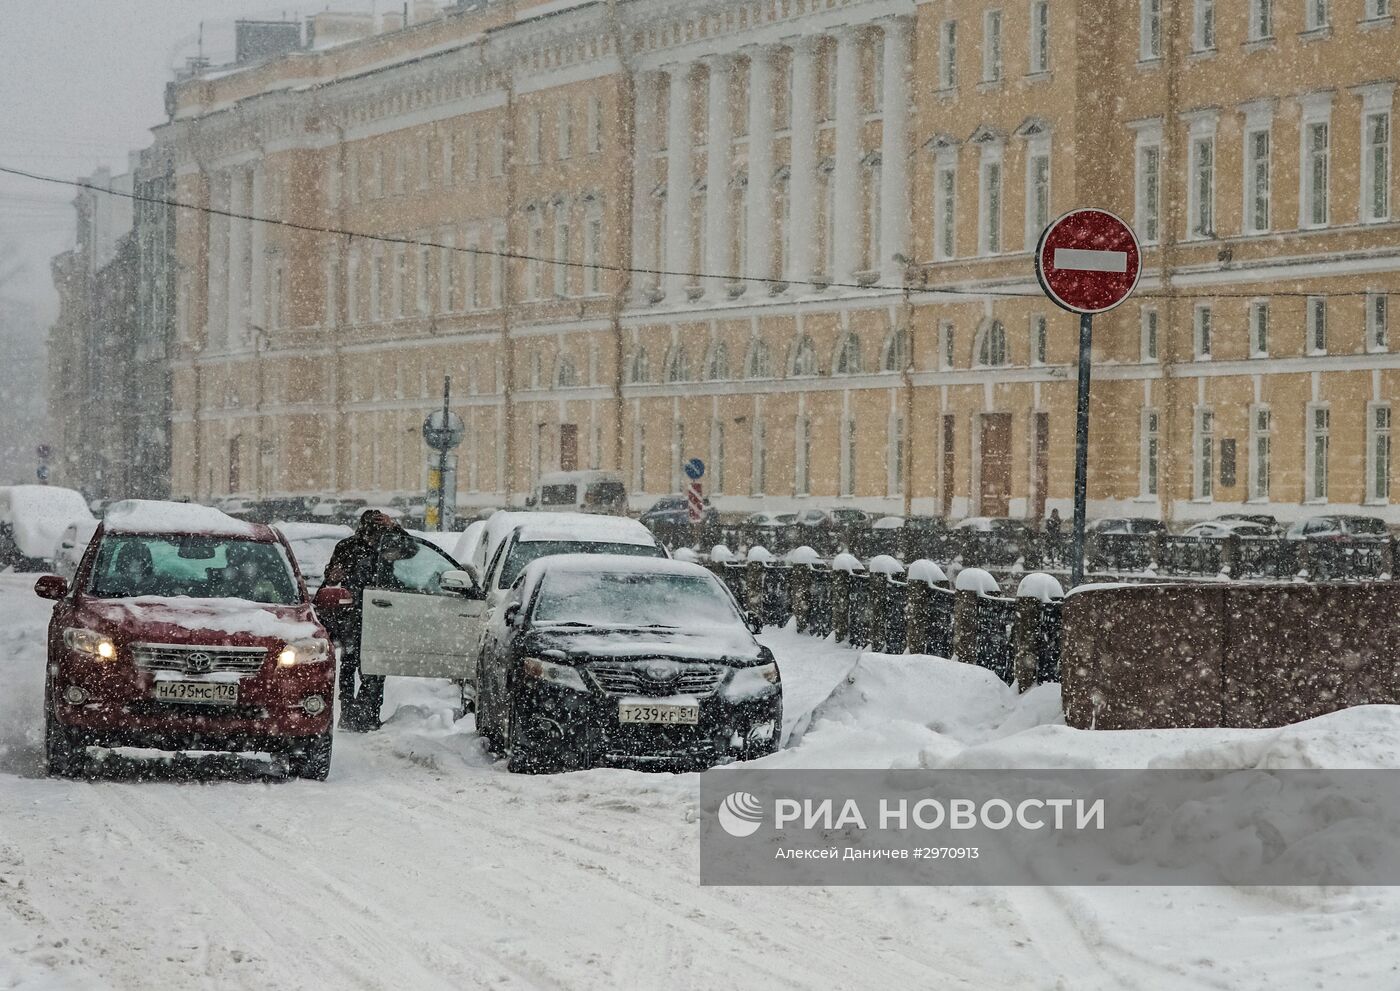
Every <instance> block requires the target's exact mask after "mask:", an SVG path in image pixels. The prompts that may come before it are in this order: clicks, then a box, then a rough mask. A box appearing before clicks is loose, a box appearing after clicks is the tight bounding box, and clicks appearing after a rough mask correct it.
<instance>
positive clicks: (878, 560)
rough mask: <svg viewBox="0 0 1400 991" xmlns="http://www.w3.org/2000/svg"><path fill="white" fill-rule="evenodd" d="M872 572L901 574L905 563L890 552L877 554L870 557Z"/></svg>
mask: <svg viewBox="0 0 1400 991" xmlns="http://www.w3.org/2000/svg"><path fill="white" fill-rule="evenodd" d="M870 573H871V574H872V575H900V574H903V573H904V565H902V564H900V563H899V561H898V560H897V559H895V558H893V557H890V556H889V555H888V554H877V555H875V556H874V557H872V558H871V559H870Z"/></svg>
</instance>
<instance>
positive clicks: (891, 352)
mask: <svg viewBox="0 0 1400 991" xmlns="http://www.w3.org/2000/svg"><path fill="white" fill-rule="evenodd" d="M880 367H881V368H883V369H884V370H885V371H887V372H902V371H904V369H906V368H908V367H909V332H908V331H907V330H897V331H895V332H894V333H893V334H891V335H890V336H889V337H888V338H886V340H885V354H884V361H882V362H881V365H880Z"/></svg>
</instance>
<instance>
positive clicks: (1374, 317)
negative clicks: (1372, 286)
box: [1366, 292, 1390, 351]
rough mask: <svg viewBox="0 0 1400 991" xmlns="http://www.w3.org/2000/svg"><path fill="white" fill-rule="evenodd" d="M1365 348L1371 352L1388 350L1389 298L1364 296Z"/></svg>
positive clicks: (1378, 295) (1378, 294) (1375, 294)
mask: <svg viewBox="0 0 1400 991" xmlns="http://www.w3.org/2000/svg"><path fill="white" fill-rule="evenodd" d="M1366 346H1367V347H1368V348H1369V349H1370V350H1372V351H1388V350H1390V297H1388V296H1386V294H1385V293H1379V292H1372V293H1367V294H1366Z"/></svg>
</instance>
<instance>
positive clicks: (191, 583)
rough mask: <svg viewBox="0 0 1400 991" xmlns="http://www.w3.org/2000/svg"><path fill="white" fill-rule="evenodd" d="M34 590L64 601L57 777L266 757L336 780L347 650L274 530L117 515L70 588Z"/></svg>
mask: <svg viewBox="0 0 1400 991" xmlns="http://www.w3.org/2000/svg"><path fill="white" fill-rule="evenodd" d="M34 590H35V592H37V593H38V594H39V595H40V596H41V597H43V598H46V599H54V600H57V605H55V607H54V610H53V618H52V620H51V621H50V623H49V644H48V647H49V665H48V677H47V678H46V680H45V685H44V714H45V729H46V733H45V749H46V752H47V757H48V767H49V773H50V774H54V775H61V776H76V775H80V774H82V773H83V771H84V769H85V768H86V766H87V761H88V747H91V746H99V747H118V746H131V747H150V748H155V749H161V750H222V751H260V752H265V753H270V754H272V755H274V756H278V757H281V758H283V759H284V760H285V761H286V765H287V770H288V772H289V773H290V774H292V775H294V776H296V777H302V778H314V779H317V780H324V779H325V777H326V775H327V773H328V772H329V770H330V762H331V710H332V702H333V699H334V697H335V664H334V653H333V651H332V649H331V645H330V640H329V638H328V636H327V634H326V630H325V628H324V627H323V626H322V625H321V623H320V621H319V620H317V618H316V614H315V613H314V612H313V610H312V602H311V600H310V599H308V597H307V593H306V585H305V583H304V582H303V581H302V579H301V576H300V575H299V574H298V573H297V569H296V565H295V563H294V559H293V557H292V554H291V551H290V549H289V548H288V546H287V544H286V542H285V541H284V540H283V539H282V537H281V536H280V535H279V534H278V533H277V532H276V531H275V530H273V529H272V528H271V527H268V526H264V525H262V524H258V523H244V522H242V521H240V520H236V519H233V518H232V517H229V516H225V515H224V514H223V513H221V512H219V511H218V510H215V509H209V508H206V507H203V506H193V505H188V504H183V503H158V502H145V501H137V500H132V501H128V502H124V503H118V504H116V505H114V506H113V507H111V508H110V509H109V510H108V512H107V515H106V518H105V520H104V521H103V524H102V526H100V527H99V528H98V530H97V532H96V533H95V534H94V536H93V538H92V542H91V543H90V544H89V545H88V548H87V550H86V551H85V552H84V554H83V557H82V561H81V562H80V563H79V565H78V570H77V574H76V575H75V576H74V579H73V584H72V586H71V587H70V586H69V584H68V582H67V581H66V580H65V579H63V578H59V577H57V576H55V575H45V576H44V577H42V578H40V579H39V581H38V582H37V583H36V585H35V589H34ZM326 596H327V597H344V596H345V593H344V592H343V591H342V590H340V589H327V590H326ZM317 601H318V602H319V601H320V600H319V599H318V600H317ZM325 604H333V603H329V602H327V603H325Z"/></svg>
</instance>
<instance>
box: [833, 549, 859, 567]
mask: <svg viewBox="0 0 1400 991" xmlns="http://www.w3.org/2000/svg"><path fill="white" fill-rule="evenodd" d="M831 570H832V571H845V572H853V571H864V570H865V565H863V564H861V563H860V558H858V557H856V556H855V555H854V554H847V553H846V552H844V551H842V552H841V553H840V554H837V555H836V556H835V557H834V558H832V559H831Z"/></svg>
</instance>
